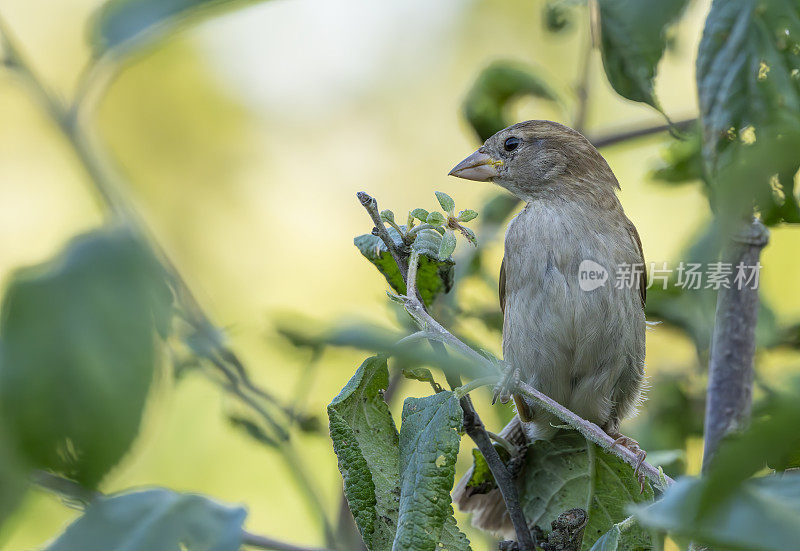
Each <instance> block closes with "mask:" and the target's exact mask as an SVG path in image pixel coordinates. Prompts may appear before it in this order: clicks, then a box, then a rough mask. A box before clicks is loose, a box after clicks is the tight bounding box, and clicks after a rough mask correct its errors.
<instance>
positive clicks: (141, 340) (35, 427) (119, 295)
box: [0, 228, 172, 487]
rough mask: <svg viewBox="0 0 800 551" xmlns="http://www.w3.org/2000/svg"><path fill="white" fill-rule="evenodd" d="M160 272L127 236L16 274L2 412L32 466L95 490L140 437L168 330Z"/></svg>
mask: <svg viewBox="0 0 800 551" xmlns="http://www.w3.org/2000/svg"><path fill="white" fill-rule="evenodd" d="M171 298H172V297H171V293H170V290H169V288H168V286H167V284H166V280H165V275H164V271H163V269H162V267H161V266H160V264H159V263H158V262H157V260H156V259H155V258H154V256H153V255H152V253H151V252H150V250H149V249H148V248H147V246H146V245H145V244H144V243H142V242H141V241H140V240H139V239H138V238H137V237H135V236H134V235H133V234H131V233H130V232H129V231H128V230H127V229H122V228H116V229H103V230H98V231H94V232H91V233H88V234H86V235H83V236H81V237H79V238H76V239H74V240H73V241H72V242H71V243H70V244H69V245H68V246H67V247H66V249H65V250H64V251H63V252H62V253H61V254H60V255H59V256H58V257H57V258H56V259H55V260H53V261H51V262H48V263H46V264H43V265H40V266H37V267H32V268H26V269H24V270H20V271H19V272H17V273H16V274H15V275H14V277H13V278H12V281H11V283H10V284H9V286H8V290H7V291H6V295H5V298H4V301H3V309H2V319H1V320H0V339H2V342H3V346H2V348H0V365H1V366H2V369H0V407H1V408H2V415H3V417H4V418H5V420H6V427H7V429H8V432H9V437H10V438H12V439H13V440H14V441H15V442H16V444H17V446H18V448H19V451H20V453H21V454H22V456H23V457H24V458H25V459H26V460H27V461H28V462H29V463H30V464H31V465H32V466H35V467H39V468H44V469H50V470H53V471H56V472H59V473H63V474H64V475H66V476H69V477H71V478H74V479H75V480H77V481H79V482H80V483H82V484H84V485H85V486H87V487H94V486H96V485H97V483H98V482H99V481H100V480H101V479H102V478H103V476H104V475H105V473H106V472H107V471H108V470H109V469H110V468H111V467H113V466H114V465H115V464H116V463H117V462H118V461H119V459H120V458H121V457H122V456H123V455H124V454H125V452H126V451H127V450H128V448H129V446H130V445H131V443H132V442H133V440H134V438H135V437H136V434H137V432H138V430H139V423H140V421H141V417H142V411H143V409H144V405H145V401H146V398H147V394H148V390H149V388H150V383H151V381H152V379H153V373H154V369H155V365H156V362H157V361H158V344H159V339H158V334H159V333H161V334H165V333H166V331H167V330H168V327H169V318H170V308H171Z"/></svg>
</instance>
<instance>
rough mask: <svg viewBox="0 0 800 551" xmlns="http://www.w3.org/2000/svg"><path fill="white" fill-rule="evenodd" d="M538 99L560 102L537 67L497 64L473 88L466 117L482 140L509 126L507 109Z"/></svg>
mask: <svg viewBox="0 0 800 551" xmlns="http://www.w3.org/2000/svg"><path fill="white" fill-rule="evenodd" d="M527 95H530V96H534V97H538V98H543V99H546V100H550V101H554V102H558V100H559V98H558V94H557V93H556V92H555V90H554V89H553V88H552V87H551V86H550V84H549V83H548V81H547V79H546V78H544V77H543V76H541V75H540V74H539V69H538V68H536V67H529V66H525V65H522V64H519V63H516V62H513V61H495V62H494V63H492V64H491V65H489V66H488V67H486V68H485V69H484V70H483V71H481V74H480V75H479V76H478V78H477V79H476V80H475V84H473V85H472V88H471V89H470V91H469V93H468V94H467V98H466V100H465V101H464V115H465V116H466V118H467V121H468V122H469V124H470V125H471V126H472V128H473V129H474V130H475V133H476V134H477V135H478V137H479V138H480V140H481V141H486V140H487V139H488V138H489V137H490V136H492V135H493V134H495V133H496V132H499V131H500V130H502V129H503V128H505V127H507V126H509V124H510V121H509V120H508V117H507V116H506V108H507V106H508V105H509V104H510V103H511V102H512V101H513V100H514V99H516V98H518V97H522V96H527Z"/></svg>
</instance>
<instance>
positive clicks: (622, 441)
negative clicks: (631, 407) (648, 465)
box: [610, 433, 647, 493]
mask: <svg viewBox="0 0 800 551" xmlns="http://www.w3.org/2000/svg"><path fill="white" fill-rule="evenodd" d="M610 436H611V437H612V438H615V437H616V438H615V440H614V443H613V444H611V447H614V446H622V447H623V448H627V449H628V450H630V451H631V453H633V454H634V455H635V456H636V466H635V467H634V468H633V474H634V475H635V476H636V479H637V480H638V481H639V485H640V486H641V492H640V493H644V483H645V480H646V478H645V476H644V473H643V472H641V471H640V470H639V469H640V467H641V466H642V463H644V460H645V458H646V457H647V452H646V451H644V450H643V449H642V448H641V446H639V442H637V441H636V440H634V439H633V438H630V437H629V436H625V435H624V434H619V433H617V434H612V435H610Z"/></svg>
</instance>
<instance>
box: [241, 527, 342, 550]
mask: <svg viewBox="0 0 800 551" xmlns="http://www.w3.org/2000/svg"><path fill="white" fill-rule="evenodd" d="M242 545H247V546H249V547H255V548H257V549H270V550H272V551H330V550H329V549H327V548H325V547H301V546H299V545H293V544H291V543H286V542H283V541H280V540H276V539H273V538H270V537H267V536H259V535H258V534H251V533H250V532H247V531H246V530H245V531H243V532H242Z"/></svg>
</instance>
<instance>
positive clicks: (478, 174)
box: [447, 148, 503, 182]
mask: <svg viewBox="0 0 800 551" xmlns="http://www.w3.org/2000/svg"><path fill="white" fill-rule="evenodd" d="M502 164H503V161H500V160H498V159H495V158H494V157H492V156H491V155H488V154H487V153H485V151H484V149H483V148H480V149H479V150H477V151H476V152H475V153H473V154H472V155H470V156H469V157H467V158H466V159H464V160H463V161H461V162H460V163H458V164H457V165H456V166H454V167H453V170H451V171H450V172H448V173H447V175H448V176H456V177H458V178H464V179H465V180H475V181H476V182H488V181H489V180H491V179H492V178H494V177H496V176H498V175H499V172H498V169H499V168H500V166H502Z"/></svg>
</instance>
